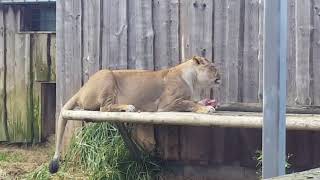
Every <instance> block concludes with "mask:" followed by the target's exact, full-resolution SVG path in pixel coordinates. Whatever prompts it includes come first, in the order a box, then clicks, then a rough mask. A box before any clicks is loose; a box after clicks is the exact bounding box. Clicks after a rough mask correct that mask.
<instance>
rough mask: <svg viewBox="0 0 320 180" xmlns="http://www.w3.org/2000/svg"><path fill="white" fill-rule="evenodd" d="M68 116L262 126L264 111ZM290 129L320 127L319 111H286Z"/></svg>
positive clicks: (74, 115)
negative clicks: (313, 112)
mask: <svg viewBox="0 0 320 180" xmlns="http://www.w3.org/2000/svg"><path fill="white" fill-rule="evenodd" d="M62 116H63V117H64V118H65V119H70V120H75V121H77V120H80V121H89V122H90V121H93V120H94V121H95V122H103V121H109V122H130V123H145V124H161V125H165V124H167V125H189V126H210V127H243V128H261V127H262V114H261V113H253V112H252V113H249V112H246V113H244V112H216V113H215V114H212V115H208V114H197V113H183V112H140V113H139V112H99V111H74V110H65V111H62ZM286 125H287V129H291V130H312V131H318V130H320V115H314V114H287V124H286Z"/></svg>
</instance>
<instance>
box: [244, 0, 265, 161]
mask: <svg viewBox="0 0 320 180" xmlns="http://www.w3.org/2000/svg"><path fill="white" fill-rule="evenodd" d="M242 10H243V11H244V35H243V36H244V37H243V38H244V42H243V49H244V51H243V73H242V74H243V78H242V79H243V83H242V84H241V86H242V88H243V91H242V94H241V96H242V101H243V102H248V103H254V102H258V101H259V97H258V96H259V95H258V92H259V61H258V51H259V1H258V0H246V1H244V9H242ZM259 134H260V136H259ZM240 135H241V141H242V145H243V146H242V148H241V149H242V155H241V157H242V158H241V159H240V160H241V163H242V164H243V165H249V164H251V163H252V159H251V157H252V156H253V155H254V150H253V152H252V149H254V148H256V147H258V146H259V145H260V141H259V138H261V133H259V131H257V130H256V129H240Z"/></svg>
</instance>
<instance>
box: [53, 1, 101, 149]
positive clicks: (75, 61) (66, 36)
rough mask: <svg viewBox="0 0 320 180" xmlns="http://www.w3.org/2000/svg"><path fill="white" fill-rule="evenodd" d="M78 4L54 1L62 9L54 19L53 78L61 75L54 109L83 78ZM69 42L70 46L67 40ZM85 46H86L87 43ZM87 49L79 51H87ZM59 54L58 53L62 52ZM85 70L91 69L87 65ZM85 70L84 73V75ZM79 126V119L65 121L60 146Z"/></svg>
mask: <svg viewBox="0 0 320 180" xmlns="http://www.w3.org/2000/svg"><path fill="white" fill-rule="evenodd" d="M81 5H82V4H81V1H78V0H67V1H60V2H58V4H57V8H58V7H59V8H62V9H61V10H60V11H59V12H60V13H61V14H59V13H58V14H57V17H58V18H57V20H58V19H59V18H60V19H59V20H58V22H60V21H62V22H61V24H59V23H57V35H58V36H57V52H58V53H57V55H58V56H57V67H58V74H57V76H58V78H57V79H59V76H60V78H62V79H60V80H61V81H60V82H58V83H61V84H59V85H58V86H59V87H58V93H57V94H58V96H61V97H58V98H59V100H60V101H58V103H59V104H58V105H57V112H60V108H61V107H62V105H63V104H64V103H65V102H66V101H67V100H68V99H69V98H70V97H71V96H73V95H74V93H75V92H77V91H78V90H79V89H80V87H81V85H82V81H83V80H82V75H83V74H82V61H81V57H82V56H81V55H82V52H81V51H82V45H83V44H82V43H81V42H82V40H81V29H82V27H81V13H82V12H81ZM59 16H60V17H59ZM86 32H87V31H86ZM87 33H88V32H87ZM86 35H87V36H88V35H89V36H90V37H88V38H93V37H94V36H93V35H92V34H86ZM60 38H62V39H60ZM71 42H72V44H71V45H70V44H69V43H71ZM88 44H90V43H89V42H88ZM86 47H87V48H88V46H86ZM90 47H91V46H90ZM87 48H86V49H85V50H84V52H83V53H85V52H87V51H86V50H88V49H87ZM95 52H96V51H92V52H90V53H95ZM59 53H62V55H61V54H59ZM90 55H91V54H90ZM84 56H85V57H89V59H91V60H94V59H93V56H89V55H88V54H86V55H84ZM90 62H91V61H90ZM92 62H93V61H92ZM86 63H87V61H86V62H84V64H86ZM60 69H61V71H60ZM89 69H90V70H92V69H91V68H89ZM89 69H87V70H89ZM88 72H89V71H88ZM88 72H84V76H85V77H86V75H87V73H88ZM90 72H91V71H90ZM59 73H60V74H59ZM91 73H92V72H91ZM61 86H62V87H61ZM59 91H60V92H59ZM61 91H62V92H61ZM59 93H60V94H59ZM56 117H59V116H56ZM80 126H81V123H80V122H71V123H68V124H67V126H66V129H65V133H64V138H63V144H64V148H66V147H67V146H68V145H69V144H70V140H71V137H72V135H73V134H74V131H75V129H76V128H78V127H80Z"/></svg>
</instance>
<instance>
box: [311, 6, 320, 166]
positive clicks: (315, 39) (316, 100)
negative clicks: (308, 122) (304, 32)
mask: <svg viewBox="0 0 320 180" xmlns="http://www.w3.org/2000/svg"><path fill="white" fill-rule="evenodd" d="M313 2H314V4H313V8H312V9H313V11H312V18H313V28H314V29H313V36H312V62H313V64H312V67H313V68H312V69H313V72H312V74H313V104H314V105H320V92H319V91H320V1H319V0H316V1H313ZM312 136H313V137H312V139H313V141H312V143H313V147H312V149H313V165H316V166H319V165H320V155H319V153H318V152H320V144H319V143H317V142H319V140H320V133H319V132H314V133H313V135H312Z"/></svg>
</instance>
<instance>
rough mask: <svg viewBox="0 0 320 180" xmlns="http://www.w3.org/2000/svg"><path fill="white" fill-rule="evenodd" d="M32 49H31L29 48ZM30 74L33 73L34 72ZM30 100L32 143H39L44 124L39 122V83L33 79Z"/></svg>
mask: <svg viewBox="0 0 320 180" xmlns="http://www.w3.org/2000/svg"><path fill="white" fill-rule="evenodd" d="M31 39H32V38H31ZM31 49H32V48H31ZM32 73H35V72H34V71H33V72H32ZM32 80H33V82H32V86H33V88H32V98H33V102H32V105H33V106H32V108H33V117H32V118H33V129H34V136H35V137H34V139H33V140H34V142H41V134H42V131H43V129H42V125H43V124H44V123H46V122H42V121H41V117H42V114H41V111H42V107H41V100H42V99H41V83H40V82H36V81H34V79H32Z"/></svg>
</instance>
